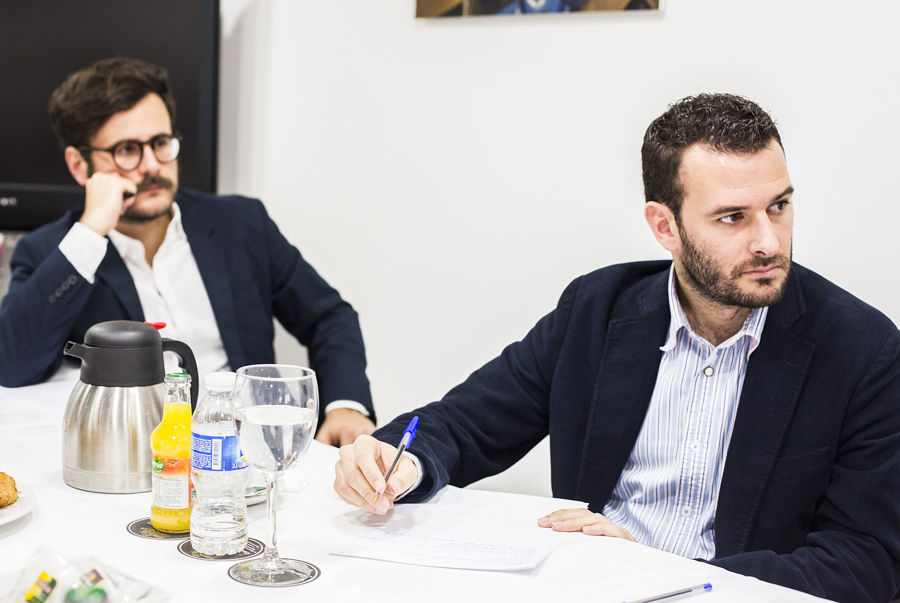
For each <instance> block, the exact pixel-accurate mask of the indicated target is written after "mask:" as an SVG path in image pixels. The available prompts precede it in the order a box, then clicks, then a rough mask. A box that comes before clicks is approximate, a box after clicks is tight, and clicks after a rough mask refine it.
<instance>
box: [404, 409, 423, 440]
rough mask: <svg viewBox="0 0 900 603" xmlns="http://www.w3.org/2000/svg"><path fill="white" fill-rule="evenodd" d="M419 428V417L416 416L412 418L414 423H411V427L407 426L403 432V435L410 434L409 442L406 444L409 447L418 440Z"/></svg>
mask: <svg viewBox="0 0 900 603" xmlns="http://www.w3.org/2000/svg"><path fill="white" fill-rule="evenodd" d="M418 427H419V416H418V415H416V416H415V417H413V418H412V421H410V422H409V425H407V426H406V429H404V430H403V435H404V436H405V435H407V434H409V441H408V442H407V443H406V445H407V446H409V445H410V444H412V441H413V440H414V439H415V438H416V429H417V428H418Z"/></svg>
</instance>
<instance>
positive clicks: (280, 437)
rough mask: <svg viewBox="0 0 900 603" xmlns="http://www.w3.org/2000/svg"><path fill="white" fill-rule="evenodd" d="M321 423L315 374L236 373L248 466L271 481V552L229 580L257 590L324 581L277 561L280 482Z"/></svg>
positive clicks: (272, 367)
mask: <svg viewBox="0 0 900 603" xmlns="http://www.w3.org/2000/svg"><path fill="white" fill-rule="evenodd" d="M318 419H319V391H318V387H317V385H316V374H315V372H313V371H312V370H310V369H308V368H304V367H301V366H290V365H286V364H254V365H251V366H245V367H241V368H239V369H238V370H237V378H236V379H235V384H234V420H235V423H236V424H237V433H238V440H239V441H240V444H241V450H242V451H243V452H244V455H245V456H246V457H247V461H248V462H249V463H250V464H251V465H253V466H254V467H256V468H257V469H259V470H260V471H261V472H262V474H263V476H264V477H265V480H266V519H267V524H268V529H267V534H266V548H265V551H264V552H263V554H262V557H258V558H256V559H250V560H248V561H242V562H240V563H238V564H236V565H233V566H231V568H229V570H228V575H229V576H231V577H232V578H234V579H235V580H237V581H238V582H243V583H244V584H250V585H253V586H293V585H295V584H302V583H303V582H307V581H309V580H312V579H314V578H316V577H318V575H319V570H318V568H316V567H315V566H314V565H311V564H309V563H306V562H305V561H300V560H298V559H283V558H281V557H280V556H279V555H278V544H277V540H276V536H275V531H276V504H277V500H278V478H279V477H280V476H281V474H282V473H284V470H285V469H287V468H288V467H290V466H291V465H292V464H294V463H295V462H296V461H297V460H298V459H299V458H300V457H301V456H302V455H303V453H304V452H306V449H307V448H309V443H310V441H311V440H312V439H313V435H314V434H315V432H316V423H318Z"/></svg>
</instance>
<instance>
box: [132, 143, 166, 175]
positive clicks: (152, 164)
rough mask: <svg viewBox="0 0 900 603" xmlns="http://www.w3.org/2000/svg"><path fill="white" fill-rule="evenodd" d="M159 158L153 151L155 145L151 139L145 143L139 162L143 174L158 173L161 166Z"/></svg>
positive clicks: (139, 169) (139, 168)
mask: <svg viewBox="0 0 900 603" xmlns="http://www.w3.org/2000/svg"><path fill="white" fill-rule="evenodd" d="M160 165H161V164H160V163H159V160H158V159H157V158H156V153H154V152H153V146H152V145H151V143H150V141H147V142H145V143H144V145H143V153H142V154H141V162H140V163H139V164H138V166H137V169H138V171H140V173H141V174H153V175H155V174H158V173H159V168H160Z"/></svg>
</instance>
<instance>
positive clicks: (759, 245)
mask: <svg viewBox="0 0 900 603" xmlns="http://www.w3.org/2000/svg"><path fill="white" fill-rule="evenodd" d="M780 245H781V243H780V242H779V241H778V235H777V233H776V232H775V226H774V225H773V224H772V220H771V219H770V218H769V216H768V214H767V215H765V216H763V217H761V218H759V219H758V220H757V221H756V224H755V225H754V229H753V240H752V241H751V248H750V251H751V252H753V254H754V255H758V256H762V257H771V256H773V255H776V254H777V253H778V252H779V248H780Z"/></svg>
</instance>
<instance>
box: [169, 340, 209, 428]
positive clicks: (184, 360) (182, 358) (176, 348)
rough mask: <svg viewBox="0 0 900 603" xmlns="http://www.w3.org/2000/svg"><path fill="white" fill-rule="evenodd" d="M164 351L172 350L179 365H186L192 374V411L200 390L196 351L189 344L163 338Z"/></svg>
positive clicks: (195, 405)
mask: <svg viewBox="0 0 900 603" xmlns="http://www.w3.org/2000/svg"><path fill="white" fill-rule="evenodd" d="M162 349H163V352H172V353H174V354H175V355H176V356H178V364H179V366H182V367H184V368H185V369H186V370H187V372H188V374H189V375H190V376H191V413H193V412H194V409H195V408H196V407H197V394H198V393H199V392H200V379H199V378H198V375H197V361H196V360H194V352H192V351H191V348H190V347H188V345H187V344H186V343H184V342H181V341H176V340H174V339H166V338H165V337H163V340H162Z"/></svg>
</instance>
